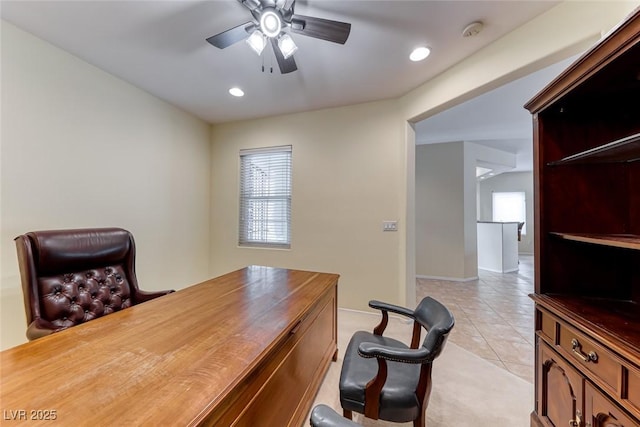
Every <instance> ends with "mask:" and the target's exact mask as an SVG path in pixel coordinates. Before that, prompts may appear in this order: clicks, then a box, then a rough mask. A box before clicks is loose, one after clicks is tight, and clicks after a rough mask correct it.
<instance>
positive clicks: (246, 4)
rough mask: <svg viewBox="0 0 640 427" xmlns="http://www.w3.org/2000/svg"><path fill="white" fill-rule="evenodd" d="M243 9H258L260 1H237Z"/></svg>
mask: <svg viewBox="0 0 640 427" xmlns="http://www.w3.org/2000/svg"><path fill="white" fill-rule="evenodd" d="M238 1H239V2H240V3H242V5H243V6H244V7H246V8H247V9H249V10H251V11H253V10H254V9H257V8H258V7H260V0H238Z"/></svg>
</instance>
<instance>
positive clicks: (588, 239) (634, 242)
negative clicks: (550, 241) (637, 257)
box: [550, 232, 640, 250]
mask: <svg viewBox="0 0 640 427" xmlns="http://www.w3.org/2000/svg"><path fill="white" fill-rule="evenodd" d="M550 234H551V235H552V236H557V237H560V238H562V239H566V240H573V241H576V242H584V243H592V244H595V245H602V246H611V247H615V248H624V249H635V250H640V236H639V235H636V234H588V233H556V232H551V233H550Z"/></svg>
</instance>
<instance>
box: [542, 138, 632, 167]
mask: <svg viewBox="0 0 640 427" xmlns="http://www.w3.org/2000/svg"><path fill="white" fill-rule="evenodd" d="M637 160H640V133H636V134H634V135H630V136H628V137H626V138H622V139H618V140H616V141H613V142H610V143H608V144H604V145H601V146H599V147H595V148H592V149H590V150H586V151H582V152H580V153H577V154H573V155H571V156H567V157H565V158H563V159H560V160H557V161H554V162H549V163H548V164H547V165H548V166H561V165H569V164H579V163H624V162H634V161H637Z"/></svg>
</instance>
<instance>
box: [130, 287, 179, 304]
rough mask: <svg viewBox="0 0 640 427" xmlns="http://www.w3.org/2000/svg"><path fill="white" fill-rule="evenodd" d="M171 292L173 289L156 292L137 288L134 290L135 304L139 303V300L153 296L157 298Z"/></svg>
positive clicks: (143, 300)
mask: <svg viewBox="0 0 640 427" xmlns="http://www.w3.org/2000/svg"><path fill="white" fill-rule="evenodd" d="M172 292H175V291H174V290H173V289H170V290H168V291H158V292H145V291H141V290H138V291H136V294H135V296H134V300H135V302H136V304H140V303H141V302H146V301H149V300H152V299H154V298H158V297H161V296H164V295H167V294H170V293H172Z"/></svg>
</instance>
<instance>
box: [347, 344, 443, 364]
mask: <svg viewBox="0 0 640 427" xmlns="http://www.w3.org/2000/svg"><path fill="white" fill-rule="evenodd" d="M358 354H359V355H360V356H362V357H365V358H368V359H370V358H373V357H375V358H378V359H385V360H390V361H392V362H402V363H416V364H418V363H424V362H428V361H430V359H433V357H432V354H431V352H430V351H429V350H427V349H426V348H424V347H420V348H418V349H411V348H397V347H389V346H386V345H381V344H376V343H372V342H363V343H360V345H359V346H358Z"/></svg>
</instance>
